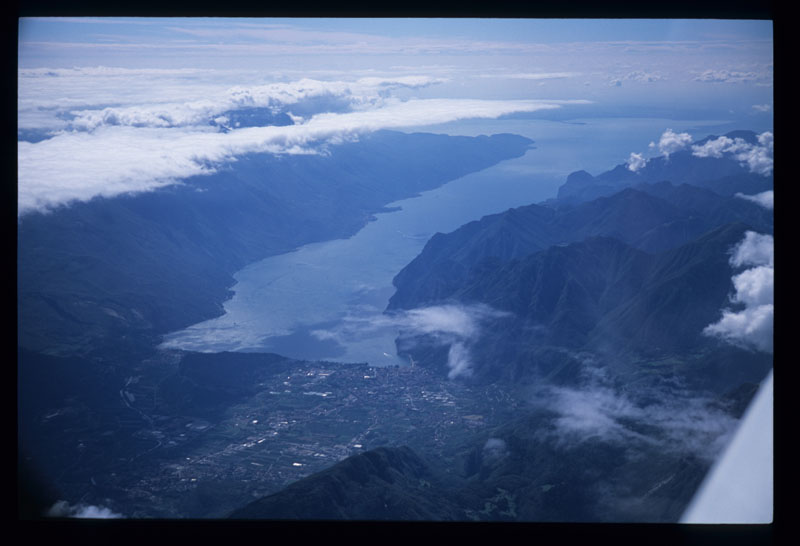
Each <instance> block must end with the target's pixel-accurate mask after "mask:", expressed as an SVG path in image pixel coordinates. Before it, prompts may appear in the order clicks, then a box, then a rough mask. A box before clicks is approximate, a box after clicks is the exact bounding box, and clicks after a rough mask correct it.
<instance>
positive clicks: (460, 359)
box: [312, 304, 509, 379]
mask: <svg viewBox="0 0 800 546" xmlns="http://www.w3.org/2000/svg"><path fill="white" fill-rule="evenodd" d="M507 316H509V313H507V312H505V311H499V310H497V309H494V308H492V307H490V306H488V305H484V304H475V305H435V306H431V307H421V308H417V309H411V310H408V311H398V312H393V313H391V314H382V315H377V316H373V317H366V318H363V317H359V318H352V317H351V318H348V319H345V320H344V321H343V323H342V324H341V325H340V326H338V327H337V329H336V330H316V331H314V332H312V334H313V335H314V336H315V337H317V339H320V340H326V339H332V340H335V341H341V340H344V339H346V338H352V337H358V336H363V335H365V334H367V333H369V332H370V331H375V330H382V329H387V328H389V329H394V330H396V331H397V332H398V333H399V334H400V335H402V336H403V337H404V339H407V340H408V339H412V338H413V337H414V336H421V335H424V336H427V338H428V339H429V340H433V341H434V342H435V343H436V344H438V345H440V346H445V347H446V346H449V349H448V354H447V366H448V368H449V372H448V377H449V378H450V379H455V378H457V377H469V376H470V375H472V370H473V362H472V356H471V353H470V346H471V344H472V343H473V342H474V341H476V340H477V339H479V338H480V336H481V334H482V331H483V325H484V323H485V322H487V321H489V320H494V319H498V318H503V317H507Z"/></svg>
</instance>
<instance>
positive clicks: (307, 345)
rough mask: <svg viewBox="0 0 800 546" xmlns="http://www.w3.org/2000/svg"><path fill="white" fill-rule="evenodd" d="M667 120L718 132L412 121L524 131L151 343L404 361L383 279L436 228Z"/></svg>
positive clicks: (244, 276)
mask: <svg viewBox="0 0 800 546" xmlns="http://www.w3.org/2000/svg"><path fill="white" fill-rule="evenodd" d="M667 128H670V129H673V130H674V131H676V132H680V131H687V132H689V133H690V134H692V136H693V137H695V138H701V137H704V136H707V135H708V134H712V133H713V134H722V133H724V132H727V131H729V130H731V129H732V128H733V127H731V126H730V125H729V123H727V122H725V121H711V120H709V121H676V120H664V119H652V118H636V119H621V118H606V119H582V120H571V121H569V122H559V121H549V120H531V119H508V120H491V121H486V120H469V121H462V122H457V123H452V124H447V125H443V126H437V127H428V128H419V130H427V131H428V132H436V133H446V134H453V135H456V134H458V135H468V136H473V135H478V134H495V133H501V132H505V133H514V134H519V135H522V136H526V137H528V138H531V139H533V140H534V147H533V148H532V149H530V150H528V152H527V153H526V154H525V155H524V156H522V157H519V158H516V159H511V160H507V161H503V162H501V163H499V164H497V165H495V166H493V167H490V168H488V169H485V170H483V171H480V172H476V173H472V174H470V175H467V176H464V177H462V178H458V179H456V180H453V181H451V182H449V183H447V184H445V185H443V186H441V187H439V188H437V189H434V190H431V191H427V192H424V193H422V194H421V195H419V196H417V197H413V198H410V199H404V200H401V201H397V202H395V203H391V204H389V205H388V207H389V208H391V209H394V210H393V211H392V212H385V213H380V214H376V215H375V220H374V221H372V222H370V223H368V224H367V225H366V226H364V228H362V229H361V230H360V231H359V232H358V233H356V234H355V235H354V236H352V237H350V238H349V239H336V240H332V241H326V242H319V243H313V244H309V245H305V246H303V247H301V248H298V249H296V250H295V251H293V252H289V253H286V254H282V255H278V256H272V257H269V258H266V259H264V260H261V261H259V262H256V263H253V264H251V265H248V266H247V267H245V268H244V269H242V270H240V271H239V272H237V273H236V274H235V275H234V278H235V279H236V284H235V285H234V287H233V291H234V295H233V297H232V298H231V299H230V300H228V301H227V302H225V304H224V309H225V314H224V315H222V316H220V317H218V318H215V319H211V320H207V321H204V322H201V323H199V324H195V325H192V326H190V327H189V328H186V329H185V330H181V331H178V332H173V333H171V334H168V335H167V336H165V338H164V342H163V344H162V347H164V348H172V349H183V350H190V351H200V352H222V351H248V352H274V353H278V354H281V355H284V356H287V357H291V358H298V359H308V360H328V361H336V362H368V363H370V364H372V365H376V366H380V365H393V364H399V365H406V364H408V362H406V361H405V360H404V359H401V358H399V357H398V356H397V355H396V352H395V343H394V340H395V338H396V337H397V335H398V332H399V326H398V325H397V324H395V323H393V322H392V321H391V320H386V317H385V316H383V315H382V313H383V311H384V309H385V308H386V306H387V304H388V301H389V298H390V297H391V296H392V294H393V293H394V287H393V286H392V278H393V277H394V276H395V275H396V274H397V273H398V272H399V271H400V270H401V269H402V268H403V267H404V266H405V265H406V264H408V263H409V262H410V261H411V260H412V259H413V258H414V257H415V256H416V255H417V254H419V252H420V251H421V250H422V248H423V247H424V245H425V243H426V241H427V240H428V239H429V238H430V237H431V236H432V235H433V234H434V233H436V232H443V233H447V232H450V231H453V230H455V229H456V228H458V227H459V226H461V225H463V224H465V223H467V222H470V221H472V220H477V219H480V218H481V217H482V216H485V215H488V214H494V213H498V212H502V211H505V210H507V209H509V208H512V207H518V206H522V205H528V204H531V203H537V202H541V201H543V200H546V199H549V198H551V197H554V196H555V195H556V192H557V190H558V187H559V186H560V185H561V184H562V183H563V182H564V180H565V179H566V177H567V175H568V174H569V173H570V172H573V171H576V170H580V169H583V170H587V171H589V172H590V173H591V174H594V175H597V174H600V173H601V172H603V171H606V170H609V169H611V168H613V167H614V166H615V165H617V164H619V163H624V162H625V161H626V160H627V158H628V157H629V155H630V153H631V152H638V153H645V154H646V153H647V151H648V144H649V143H650V142H651V141H658V138H659V137H660V135H661V133H663V131H664V130H666V129H667Z"/></svg>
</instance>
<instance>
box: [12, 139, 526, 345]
mask: <svg viewBox="0 0 800 546" xmlns="http://www.w3.org/2000/svg"><path fill="white" fill-rule="evenodd" d="M530 144H531V141H530V140H528V139H525V138H522V137H517V136H513V135H495V136H492V137H486V136H481V137H475V138H468V137H449V136H445V135H429V134H403V133H395V132H388V131H385V132H378V133H375V134H371V135H368V136H365V137H363V138H362V139H361V141H360V142H353V143H348V144H342V145H339V146H335V147H333V148H331V149H330V153H329V155H311V156H307V155H304V156H291V155H289V156H272V155H266V154H262V155H252V156H248V157H243V158H239V159H238V160H237V161H236V162H235V163H234V164H231V165H227V166H222V167H221V168H220V169H219V171H218V172H217V173H216V174H214V175H210V176H202V177H195V178H192V179H189V180H186V181H185V182H184V183H182V184H178V185H173V186H169V187H165V188H163V189H160V190H158V191H153V192H148V193H141V194H136V195H126V196H121V197H116V198H111V199H104V198H96V199H93V200H92V201H90V202H87V203H73V204H71V205H69V206H64V207H60V208H58V209H57V210H53V211H51V212H48V213H38V212H35V213H29V214H25V215H23V216H22V217H21V218H20V219H19V221H18V239H17V241H18V262H17V274H18V278H19V286H18V301H19V305H18V322H19V339H18V342H19V344H20V345H21V346H23V347H26V348H28V349H31V350H39V351H44V352H49V353H52V354H78V353H81V354H87V353H91V352H92V351H95V350H98V349H99V350H105V351H108V350H112V351H114V352H119V351H127V352H132V351H136V350H137V347H140V346H141V345H145V346H147V345H152V344H153V343H154V340H155V339H156V338H157V336H158V335H160V334H163V333H165V332H167V331H171V330H175V329H179V328H182V327H185V326H188V325H189V324H192V323H194V322H198V321H200V320H203V319H207V318H211V317H213V316H216V315H218V314H219V313H220V312H221V303H222V301H224V300H225V299H226V298H227V296H228V288H229V287H230V286H231V285H232V283H233V279H232V277H231V275H232V274H233V273H234V272H235V271H236V270H238V269H240V268H241V267H243V266H244V265H246V264H247V263H250V262H252V261H254V260H257V259H260V258H263V257H266V256H268V255H272V254H277V253H281V252H287V251H289V250H291V249H292V248H295V247H297V246H299V245H302V244H306V243H309V242H312V241H319V240H327V239H331V238H336V237H346V236H349V235H351V234H352V233H354V232H356V231H357V230H358V229H359V228H361V227H362V226H363V225H364V224H365V223H366V222H368V221H369V219H370V218H371V215H372V213H374V212H376V211H379V210H381V208H382V207H383V206H384V205H386V204H387V203H390V202H392V201H394V200H397V199H400V198H403V197H409V196H412V195H415V194H416V193H418V192H420V191H422V190H425V189H430V188H433V187H436V186H439V185H441V184H443V183H445V182H447V181H449V180H452V179H455V178H458V177H460V176H462V175H464V174H467V173H469V172H473V171H476V170H479V169H482V168H485V167H488V166H490V165H492V164H494V163H496V162H498V161H500V160H503V159H507V158H510V157H516V156H519V155H522V154H523V153H524V152H525V150H526V149H527V148H528V147H529V146H530Z"/></svg>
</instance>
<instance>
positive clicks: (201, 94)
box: [18, 18, 773, 210]
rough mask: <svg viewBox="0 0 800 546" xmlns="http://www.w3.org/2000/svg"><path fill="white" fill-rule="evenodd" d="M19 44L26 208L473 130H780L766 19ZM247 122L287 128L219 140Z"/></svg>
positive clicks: (166, 21)
mask: <svg viewBox="0 0 800 546" xmlns="http://www.w3.org/2000/svg"><path fill="white" fill-rule="evenodd" d="M19 40H20V43H19V99H18V111H19V114H18V122H19V128H20V132H19V139H20V143H19V190H20V191H19V205H20V209H21V210H30V209H36V208H42V207H47V206H52V205H54V204H59V203H65V202H68V201H70V200H72V199H88V198H90V197H92V196H94V195H97V194H103V195H116V194H119V193H123V192H126V191H141V190H147V189H152V188H155V187H159V186H161V185H164V184H169V183H173V182H174V181H175V180H179V179H181V178H183V177H186V176H191V175H195V174H203V173H208V172H212V171H213V164H214V163H215V162H219V161H225V160H228V159H230V158H232V157H235V156H236V155H238V154H241V153H246V152H254V151H264V152H272V153H313V152H314V150H318V149H319V146H320V145H328V144H330V143H335V142H336V141H337V139H338V140H341V139H342V138H344V139H348V138H353V137H354V136H355V135H357V134H358V133H360V132H364V131H373V130H376V129H381V128H403V127H411V126H417V127H419V126H424V125H431V124H434V123H443V122H448V121H454V120H457V119H463V118H468V117H475V118H485V119H489V118H496V117H498V116H502V115H508V114H514V113H516V114H517V115H519V113H527V115H531V112H537V113H538V114H536V115H539V114H542V113H544V112H549V113H550V114H551V115H552V114H553V112H557V113H558V114H559V115H562V116H565V117H566V118H569V117H570V116H574V117H599V116H615V117H658V118H666V119H722V118H724V119H727V120H734V121H741V128H745V129H747V128H751V126H758V127H759V128H763V127H765V126H769V125H771V116H772V91H773V90H772V79H773V77H772V70H773V66H772V62H773V56H772V24H771V22H770V21H735V20H729V21H723V20H616V19H603V20H580V19H573V20H537V19H510V20H503V19H310V18H309V19H212V18H191V19H181V18H23V19H22V20H21V22H20V33H19ZM252 107H260V108H269V109H270V110H272V111H274V112H282V113H287V114H289V115H291V116H292V117H293V119H294V120H295V123H296V125H294V126H292V127H281V128H279V127H247V128H245V127H238V126H235V125H234V124H231V126H229V127H228V126H226V123H227V122H228V121H229V117H230V113H231V112H235V111H236V110H239V109H241V108H252ZM665 128H666V127H665Z"/></svg>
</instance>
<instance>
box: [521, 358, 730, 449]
mask: <svg viewBox="0 0 800 546" xmlns="http://www.w3.org/2000/svg"><path fill="white" fill-rule="evenodd" d="M582 378H583V379H582V381H581V384H580V386H578V387H560V386H558V387H557V386H543V387H540V388H539V390H538V391H537V393H536V404H538V405H540V406H543V407H545V408H547V409H548V410H550V411H552V412H554V413H555V414H556V417H555V418H554V420H553V425H554V427H555V428H554V430H553V431H552V434H555V440H556V442H557V444H558V445H560V446H561V447H562V448H570V447H573V446H575V445H578V444H581V443H583V442H586V441H589V440H595V441H601V442H605V443H609V444H615V445H620V446H626V447H628V446H630V447H633V446H637V445H638V446H644V447H649V448H653V449H658V450H660V451H664V452H670V453H676V454H679V455H694V456H697V457H701V458H704V459H706V460H709V461H711V460H713V459H714V458H715V457H716V455H717V454H718V453H719V452H720V450H721V449H722V448H723V447H724V446H725V444H726V443H727V440H728V439H729V438H730V435H731V433H732V432H733V431H734V429H735V426H736V419H734V418H733V417H731V416H730V415H728V414H727V413H725V412H724V411H723V410H721V409H719V407H717V406H716V405H715V404H714V403H713V401H712V400H711V399H709V398H706V397H703V396H697V395H693V394H692V393H690V392H688V391H686V390H684V389H682V388H680V387H679V386H669V387H666V386H661V387H650V388H646V389H644V390H643V391H640V392H639V393H638V395H637V394H634V393H633V392H627V393H626V392H623V391H620V390H619V389H617V388H615V387H614V386H613V381H612V380H611V378H610V377H609V376H608V375H607V372H606V371H605V368H602V367H596V365H589V366H587V367H585V368H584V370H583V373H582Z"/></svg>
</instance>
